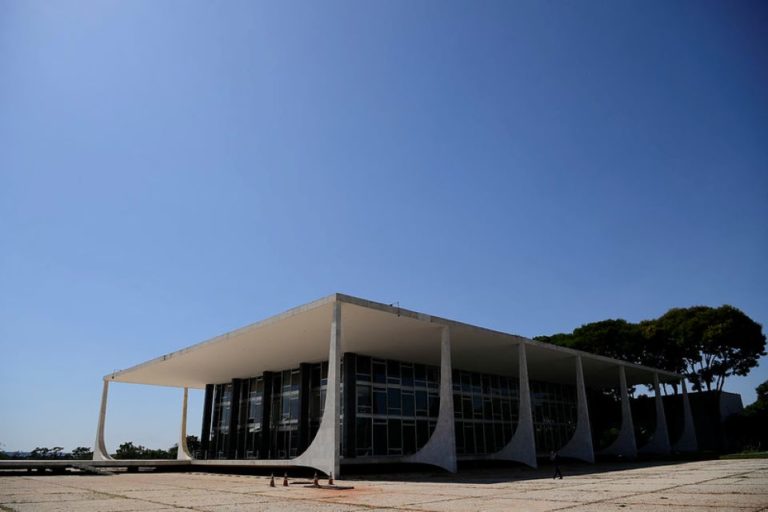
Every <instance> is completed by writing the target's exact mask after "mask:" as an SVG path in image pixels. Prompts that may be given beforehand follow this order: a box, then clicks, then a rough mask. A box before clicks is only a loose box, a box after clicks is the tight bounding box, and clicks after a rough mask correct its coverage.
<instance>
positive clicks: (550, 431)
mask: <svg viewBox="0 0 768 512" xmlns="http://www.w3.org/2000/svg"><path fill="white" fill-rule="evenodd" d="M530 391H531V409H532V412H533V430H534V434H535V438H536V452H537V453H539V454H547V453H549V452H550V451H552V450H555V451H557V450H559V449H560V448H562V447H563V446H564V445H565V444H566V443H567V442H568V441H569V440H570V439H571V437H573V433H574V432H576V421H577V409H576V407H577V405H576V386H571V385H567V384H555V383H552V382H541V381H536V380H532V381H530Z"/></svg>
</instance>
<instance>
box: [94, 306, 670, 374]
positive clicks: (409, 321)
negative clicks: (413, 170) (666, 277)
mask: <svg viewBox="0 0 768 512" xmlns="http://www.w3.org/2000/svg"><path fill="white" fill-rule="evenodd" d="M335 302H340V303H342V304H343V307H342V349H343V351H344V352H355V353H358V354H365V355H370V356H374V357H381V358H389V359H398V360H403V361H412V362H416V363H424V364H431V365H436V366H437V365H439V363H440V332H441V329H442V327H443V326H448V327H450V330H451V346H452V359H453V366H454V368H461V369H463V370H469V371H481V372H485V373H493V374H500V375H510V376H516V375H517V349H516V347H517V345H518V344H519V343H525V344H526V345H527V360H528V366H529V375H530V378H531V379H541V380H549V381H554V382H567V383H572V382H573V379H574V375H575V367H574V360H575V357H576V356H577V355H581V356H582V361H583V364H584V375H585V380H586V383H587V385H589V386H594V387H600V386H606V387H607V386H615V385H616V383H617V382H618V372H617V370H616V368H617V366H618V365H623V366H625V367H627V368H628V369H632V371H628V372H627V379H628V383H629V384H630V385H633V384H646V383H649V382H651V381H652V378H653V373H654V372H657V373H658V374H659V379H660V380H661V381H662V382H665V381H676V380H678V379H680V376H679V375H676V374H674V373H670V372H666V371H663V370H656V369H653V368H648V367H644V366H640V365H635V364H631V363H627V362H624V361H619V360H615V359H610V358H607V357H602V356H596V355H593V354H588V353H585V352H580V351H577V350H573V349H568V348H564V347H558V346H555V345H549V344H546V343H541V342H537V341H533V340H529V339H527V338H523V337H521V336H517V335H514V334H508V333H503V332H499V331H494V330H491V329H485V328H483V327H478V326H474V325H470V324H465V323H462V322H457V321H454V320H449V319H446V318H440V317H436V316H432V315H427V314H424V313H419V312H416V311H411V310H407V309H403V308H399V307H394V306H388V305H385V304H381V303H377V302H372V301H368V300H365V299H360V298H357V297H352V296H349V295H343V294H339V293H337V294H333V295H329V296H328V297H324V298H322V299H319V300H316V301H314V302H310V303H309V304H305V305H303V306H299V307H297V308H294V309H291V310H288V311H286V312H284V313H281V314H279V315H276V316H273V317H270V318H268V319H266V320H262V321H260V322H257V323H254V324H251V325H248V326H246V327H243V328H240V329H237V330H234V331H231V332H228V333H226V334H223V335H221V336H217V337H215V338H213V339H210V340H207V341H204V342H202V343H198V344H196V345H192V346H190V347H187V348H184V349H181V350H178V351H175V352H172V353H170V354H166V355H163V356H161V357H158V358H155V359H152V360H149V361H147V362H145V363H141V364H139V365H136V366H133V367H131V368H128V369H125V370H120V371H117V372H114V373H111V374H109V375H107V376H105V377H104V378H105V379H108V380H110V381H115V382H127V383H136V384H151V385H157V386H172V387H188V388H198V389H200V388H204V387H205V385H206V384H214V383H223V382H229V381H231V380H232V379H233V378H249V377H254V376H257V375H260V374H261V373H263V372H264V371H279V370H285V369H288V368H295V367H297V366H298V364H299V363H302V362H304V363H313V362H320V361H325V360H327V359H328V346H329V340H330V332H331V314H332V309H333V304H334V303H335Z"/></svg>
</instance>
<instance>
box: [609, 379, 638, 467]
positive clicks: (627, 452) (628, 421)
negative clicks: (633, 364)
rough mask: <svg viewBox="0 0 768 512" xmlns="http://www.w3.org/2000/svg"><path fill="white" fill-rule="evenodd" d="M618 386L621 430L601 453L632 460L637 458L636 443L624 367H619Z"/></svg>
mask: <svg viewBox="0 0 768 512" xmlns="http://www.w3.org/2000/svg"><path fill="white" fill-rule="evenodd" d="M619 386H620V391H621V430H619V435H618V437H617V438H616V440H615V441H614V442H613V443H612V444H611V445H610V446H609V447H608V448H606V449H605V450H603V451H602V453H603V454H606V455H619V456H621V457H629V458H631V459H634V458H635V457H637V442H636V441H635V426H634V424H633V423H632V409H631V407H630V405H629V393H627V375H626V372H625V371H624V366H619Z"/></svg>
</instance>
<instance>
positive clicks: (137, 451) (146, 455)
mask: <svg viewBox="0 0 768 512" xmlns="http://www.w3.org/2000/svg"><path fill="white" fill-rule="evenodd" d="M112 456H113V457H114V458H115V459H170V458H172V457H171V454H170V453H169V451H168V450H162V449H150V448H146V447H144V446H141V445H134V444H133V443H132V442H131V441H127V442H125V443H123V444H121V445H120V447H118V449H117V452H115V453H114V455H112Z"/></svg>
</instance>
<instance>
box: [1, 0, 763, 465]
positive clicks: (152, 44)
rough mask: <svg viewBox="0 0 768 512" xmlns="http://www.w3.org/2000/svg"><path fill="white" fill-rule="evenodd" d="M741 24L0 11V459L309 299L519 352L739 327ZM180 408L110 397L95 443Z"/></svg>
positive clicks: (693, 9)
mask: <svg viewBox="0 0 768 512" xmlns="http://www.w3.org/2000/svg"><path fill="white" fill-rule="evenodd" d="M766 26H768V4H766V3H765V2H761V1H754V2H750V1H738V2H732V1H725V0H724V1H719V2H713V1H698V0H697V1H690V2H688V1H675V2H667V1H649V2H624V1H618V2H607V1H583V2H566V1H559V2H553V1H538V2H532V3H526V2H522V1H515V2H507V1H502V2H493V1H484V2H472V1H467V2H446V1H436V2H432V1H430V2H428V1H416V2H414V1H403V2H397V1H386V2H373V1H368V2H348V3H332V2H274V3H266V2H251V1H245V2H239V3H238V2H210V1H205V2H204V1H192V2H187V1H184V2H172V1H167V2H156V1H139V0H136V1H122V2H117V1H99V2H96V1H94V2H66V1H61V2H53V1H51V2H44V1H34V0H18V1H15V0H5V1H2V2H0V248H1V249H2V250H1V251H0V350H1V353H2V358H1V359H0V361H1V363H0V443H3V444H4V447H5V448H6V449H9V450H14V449H23V450H29V449H32V448H34V447H35V446H53V445H61V446H64V447H65V448H66V449H71V448H74V447H75V446H78V445H87V446H91V445H92V443H93V439H94V432H95V425H96V419H97V413H98V406H99V398H100V392H101V377H102V376H103V375H105V374H107V373H108V372H110V371H112V370H114V369H118V368H125V367H128V366H131V365H133V364H136V363H139V362H142V361H145V360H147V359H150V358H152V357H155V356H157V355H160V354H163V353H166V352H169V351H172V350H176V349H178V348H181V347H184V346H187V345H190V344H192V343H194V342H197V341H201V340H203V339H207V338H209V337H212V336H214V335H217V334H220V333H222V332H224V331H227V330H230V329H232V328H236V327H239V326H242V325H244V324H247V323H250V322H253V321H256V320H259V319H261V318H264V317H266V316H268V315H271V314H274V313H278V312H280V311H282V310H284V309H287V308H290V307H293V306H296V305H299V304H302V303H305V302H308V301H310V300H313V299H316V298H318V297H321V296H324V295H327V294H329V293H332V292H336V291H339V292H343V293H349V294H353V295H359V296H363V297H366V298H370V299H373V300H378V301H381V302H387V303H389V302H394V301H399V302H400V304H401V305H402V306H403V307H407V308H411V309H416V310H420V311H424V312H428V313H432V314H438V315H441V316H446V317H450V318H455V319H458V320H462V321H466V322H470V323H475V324H479V325H483V326H487V327H492V328H496V329H501V330H505V331H509V332H514V333H518V334H522V335H526V336H535V335H539V334H551V333H554V332H560V331H570V330H572V329H573V328H575V327H578V326H579V325H581V324H583V323H586V322H590V321H595V320H602V319H605V318H625V319H627V320H630V321H638V320H641V319H646V318H652V317H656V316H658V315H660V314H662V313H664V312H665V311H666V310H667V309H668V308H670V307H673V306H690V305H696V304H706V305H711V306H718V305H721V304H724V303H728V304H733V305H734V306H737V307H739V308H741V309H742V310H744V311H745V312H746V313H747V314H748V315H750V316H751V317H752V318H754V319H755V320H757V321H758V322H761V323H762V324H764V325H766V324H767V323H768V293H767V292H766V290H768V266H767V265H766V261H768V258H767V257H766V252H767V250H768V94H767V93H766V91H768V31H766ZM766 378H768V360H765V359H764V360H763V361H762V366H761V367H760V368H758V369H756V370H754V371H753V373H752V374H751V375H750V377H748V378H745V379H731V381H730V382H729V383H728V384H727V385H726V388H727V389H731V390H734V391H738V392H741V393H742V394H743V396H744V399H745V403H749V402H751V401H752V400H753V399H754V392H753V389H754V387H755V386H756V385H757V384H758V383H760V382H762V381H763V380H765V379H766ZM180 398H181V393H180V391H179V390H175V389H162V388H147V387H142V386H135V385H115V386H113V387H112V394H111V403H110V409H109V415H108V424H107V429H108V434H107V442H108V444H109V447H110V448H111V449H113V450H114V449H115V448H116V447H117V445H118V444H119V443H120V442H122V441H126V440H132V441H135V442H139V443H141V444H145V445H148V446H151V447H167V446H169V445H171V444H172V443H174V442H175V441H176V436H177V434H176V433H177V428H178V417H179V413H180ZM200 402H201V399H200V393H195V394H194V396H193V407H192V409H191V410H190V422H191V423H192V428H191V431H192V432H193V433H197V432H199V423H200Z"/></svg>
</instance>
